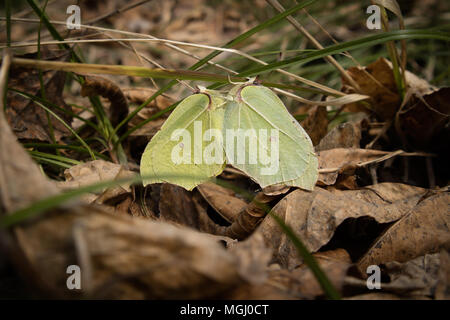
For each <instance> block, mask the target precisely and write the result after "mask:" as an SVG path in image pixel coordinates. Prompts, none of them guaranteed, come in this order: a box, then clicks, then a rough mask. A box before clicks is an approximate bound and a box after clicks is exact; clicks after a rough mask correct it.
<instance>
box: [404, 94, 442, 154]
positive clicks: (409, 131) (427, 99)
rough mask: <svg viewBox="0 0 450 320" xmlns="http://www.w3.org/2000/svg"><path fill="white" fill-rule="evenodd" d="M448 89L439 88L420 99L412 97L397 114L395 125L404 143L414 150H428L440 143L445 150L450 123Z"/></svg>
mask: <svg viewBox="0 0 450 320" xmlns="http://www.w3.org/2000/svg"><path fill="white" fill-rule="evenodd" d="M449 100H450V88H441V89H439V90H437V91H435V92H433V93H431V94H427V95H424V96H422V97H420V98H417V96H415V97H413V98H412V99H411V101H410V103H409V105H408V108H405V111H401V112H400V114H399V118H398V119H397V120H398V122H397V123H396V126H397V130H398V131H399V134H400V135H401V136H402V137H403V139H404V142H405V143H409V144H411V145H413V146H414V148H416V149H417V148H422V149H424V148H425V149H428V148H429V147H430V144H435V143H440V144H442V145H443V146H442V147H441V148H446V146H447V142H448V137H449V135H450V133H449V123H450V105H449V103H448V101H449Z"/></svg>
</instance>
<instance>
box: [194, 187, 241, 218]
mask: <svg viewBox="0 0 450 320" xmlns="http://www.w3.org/2000/svg"><path fill="white" fill-rule="evenodd" d="M197 190H198V191H199V192H200V194H201V195H202V196H203V198H204V199H205V200H206V202H208V203H209V205H210V206H211V207H213V208H214V210H216V212H217V213H219V214H220V215H221V216H222V218H224V219H225V220H226V221H228V222H229V223H232V222H233V221H235V220H236V218H237V216H238V214H239V213H240V212H241V211H242V210H244V209H245V208H246V206H247V202H245V201H244V200H242V199H240V198H238V197H236V195H235V193H234V192H233V191H232V190H230V189H227V188H224V187H221V186H219V185H217V184H215V183H211V182H207V183H203V184H201V185H199V186H198V187H197Z"/></svg>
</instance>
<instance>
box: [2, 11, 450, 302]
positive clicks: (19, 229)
mask: <svg viewBox="0 0 450 320" xmlns="http://www.w3.org/2000/svg"><path fill="white" fill-rule="evenodd" d="M167 3H168V4H166V5H164V8H162V9H161V10H162V12H164V15H163V18H162V20H163V21H162V22H165V23H167V28H165V32H167V33H170V38H173V39H179V40H188V41H192V42H200V43H202V42H205V41H206V42H208V41H213V42H214V41H216V40H217V39H221V38H222V37H223V35H224V34H229V33H231V34H234V33H237V34H238V33H241V31H242V30H241V29H246V28H247V26H249V25H252V24H253V23H254V21H253V20H252V18H249V17H247V16H246V17H245V19H243V21H241V22H242V23H241V24H239V23H238V22H236V21H237V19H238V18H237V17H239V15H240V14H239V12H238V11H236V8H234V7H233V8H232V9H231V10H230V11H229V12H228V13H227V14H226V15H225V20H226V21H225V22H224V23H223V24H222V25H219V26H217V25H216V24H217V23H218V22H217V21H216V19H215V18H214V17H216V16H217V15H219V14H220V12H221V11H220V10H222V11H223V10H224V9H223V8H221V9H220V10H219V11H217V12H215V11H214V12H213V11H211V10H210V9H211V8H207V7H205V8H203V7H202V8H203V9H202V10H200V11H198V12H193V11H189V10H188V9H186V7H185V6H176V8H171V5H172V2H170V3H169V2H167ZM154 5H155V6H160V4H154ZM97 9H98V10H100V11H101V10H102V9H101V8H97ZM93 11H95V10H92V8H91V10H86V12H90V13H92V12H93ZM156 11H157V10H154V11H148V12H147V13H145V12H141V13H137V11H130V12H129V13H127V15H130V16H133V17H134V18H137V19H136V21H139V23H138V24H136V25H133V26H131V28H134V29H136V28H137V29H138V30H147V29H148V30H153V28H155V26H156V25H157V24H158V23H162V22H161V21H160V22H158V23H156V22H155V21H157V18H156V17H154V16H153V15H152V12H156ZM183 11H185V12H184V14H183ZM186 12H187V13H186ZM148 15H149V16H148ZM171 15H174V16H179V15H180V16H182V17H183V18H182V19H178V22H177V23H175V22H173V21H175V20H173V19H171ZM95 17H96V14H92V17H91V18H95ZM142 17H143V18H142ZM134 18H133V19H131V18H130V19H126V20H124V19H119V18H118V17H113V18H110V19H109V20H110V22H111V23H112V24H113V25H114V26H116V27H118V28H119V27H120V28H122V27H123V26H124V23H125V22H126V21H127V20H128V21H132V20H135V19H134ZM155 19H156V20H155ZM144 21H150V22H149V23H144ZM185 21H190V22H191V23H189V29H185V28H184V24H185ZM192 22H194V23H192ZM205 25H207V26H208V28H205V27H204V26H205ZM124 28H125V27H124ZM126 29H129V28H126ZM205 30H208V32H205ZM209 30H214V32H209ZM192 34H195V37H192ZM205 39H209V40H208V41H207V40H205ZM261 41H262V40H261ZM256 45H257V44H256ZM256 47H257V46H256ZM42 54H43V55H42V57H41V58H43V59H66V58H67V57H66V53H65V52H53V53H47V52H45V51H44V52H43V53H42ZM35 56H36V55H35V54H34V55H32V57H35ZM113 56H114V55H111V57H108V59H114V57H113ZM128 59H129V58H128ZM164 59H170V57H164ZM183 59H186V60H183ZM183 59H181V60H180V61H181V63H187V62H190V58H183ZM113 63H114V62H113ZM130 64H131V63H130ZM347 71H348V72H349V74H350V75H351V77H352V78H353V79H354V80H355V81H356V83H357V84H358V86H359V88H360V91H359V92H358V93H359V94H364V95H368V96H369V97H370V100H369V101H368V103H352V104H349V105H346V106H344V108H343V109H342V111H343V112H347V113H350V115H349V116H348V117H347V118H346V121H345V122H343V123H339V124H337V125H336V124H335V122H334V121H333V120H334V119H332V118H331V117H330V115H329V114H328V112H327V111H328V109H327V107H323V106H315V107H312V108H310V109H309V110H308V112H307V117H306V119H305V120H303V121H302V122H301V124H302V126H303V127H304V129H305V131H306V132H307V133H308V134H309V136H310V137H311V140H312V142H313V145H314V146H315V151H316V154H317V156H318V160H319V179H318V182H317V184H316V186H315V188H314V190H313V191H311V192H308V191H305V190H302V189H297V188H289V187H286V186H273V187H271V188H264V189H261V188H260V187H259V186H258V185H257V184H256V183H255V182H254V181H252V180H251V179H250V178H249V177H247V176H246V175H245V174H244V173H242V172H240V171H238V170H236V169H234V168H230V167H227V168H226V169H225V171H224V172H223V173H222V174H221V176H220V177H219V178H220V179H222V180H225V181H227V182H229V183H230V184H231V185H233V186H234V187H235V190H245V193H247V196H244V195H243V193H241V192H238V191H235V190H231V189H229V188H226V187H224V186H223V185H220V184H219V185H218V184H214V183H212V182H207V183H204V184H201V185H199V186H198V187H197V188H196V189H194V190H193V191H186V190H185V189H183V188H180V187H178V186H175V185H171V184H168V183H162V184H152V185H149V186H146V187H143V186H142V185H141V184H139V183H134V184H131V183H120V184H119V185H116V186H112V187H105V188H103V189H100V190H98V191H95V192H91V193H86V194H84V195H83V196H82V197H81V199H78V200H71V201H70V202H68V203H65V204H63V205H57V206H55V207H53V208H52V209H49V210H46V211H45V214H42V215H40V216H38V217H35V218H33V219H29V220H27V221H25V222H24V223H21V224H17V225H15V226H13V227H11V228H10V229H0V240H1V243H2V245H1V246H0V249H1V251H2V255H3V256H4V257H6V258H5V259H2V260H1V261H0V263H6V264H9V265H12V266H13V268H14V269H15V270H21V272H20V274H21V277H22V278H24V279H25V280H26V281H27V282H28V283H30V284H31V287H32V292H33V294H36V293H37V294H38V295H39V296H43V297H56V298H111V299H174V298H183V299H210V298H219V299H317V298H323V297H324V296H325V294H324V292H323V289H322V288H321V286H320V285H319V283H318V282H317V280H316V278H315V277H314V275H313V273H312V271H311V270H310V269H309V267H308V266H307V264H306V263H305V261H304V259H303V258H302V257H300V256H299V254H298V252H297V250H296V247H295V246H294V244H293V243H292V242H291V241H290V240H289V238H288V237H287V235H286V234H285V233H283V232H282V230H281V228H280V226H279V225H278V224H277V223H276V222H275V220H274V219H273V218H272V217H271V215H267V212H266V211H265V210H263V209H262V208H261V206H260V205H261V204H264V205H265V206H267V207H268V208H269V209H271V213H272V214H274V215H277V216H278V217H280V218H281V219H282V220H283V221H284V222H285V223H286V224H288V225H289V226H290V227H291V228H292V229H293V230H294V231H295V233H296V234H297V235H298V237H299V238H300V239H301V240H302V242H303V243H304V244H305V246H306V247H307V249H308V250H309V251H310V252H311V253H312V254H313V256H314V258H315V260H316V261H317V262H318V264H319V265H320V267H321V269H322V270H323V271H324V273H325V274H326V275H327V276H328V277H329V279H330V280H331V282H332V284H333V285H334V287H335V288H336V289H337V290H338V291H339V292H340V293H341V295H342V296H343V297H344V298H345V299H449V297H450V295H449V286H450V258H449V251H450V232H449V225H450V218H449V217H450V215H449V213H450V195H449V193H448V180H449V172H448V163H449V158H448V138H449V115H450V110H449V106H448V103H447V101H448V94H449V89H448V88H436V87H434V86H432V85H430V84H429V83H428V82H426V81H425V80H423V79H420V78H419V77H417V76H415V75H414V74H413V73H411V72H409V71H406V74H405V78H406V80H407V84H408V87H407V90H406V95H405V98H404V99H403V100H402V98H401V97H400V95H399V94H398V93H397V88H396V85H395V79H394V76H393V73H392V64H391V63H390V62H389V61H388V60H386V59H384V58H381V59H378V60H376V61H375V62H373V63H370V64H369V65H367V66H366V67H351V68H350V69H348V70H347ZM65 77H66V74H64V73H62V72H59V71H58V72H54V71H45V72H43V79H44V85H45V95H46V99H48V100H49V101H50V102H52V103H53V104H54V105H57V106H59V107H60V108H59V109H56V108H53V107H52V110H53V111H54V112H55V113H56V114H57V115H59V116H60V117H61V118H62V119H64V120H65V121H66V122H67V123H68V124H70V125H72V127H75V120H74V119H72V116H69V114H70V112H68V111H69V110H70V111H74V110H75V108H70V107H69V105H68V104H67V103H66V101H67V102H68V101H69V100H68V99H73V100H74V101H78V100H76V99H77V98H78V97H74V95H73V93H72V94H68V95H64V99H63V95H62V89H63V87H64V84H65V81H66V78H65ZM87 80H88V81H87V83H86V84H84V86H83V87H82V94H83V95H87V96H94V95H101V96H103V97H104V98H105V99H106V100H107V101H109V102H110V106H109V107H108V108H109V111H110V114H109V118H110V121H111V122H112V123H113V124H114V125H117V124H119V123H120V122H121V121H122V120H123V119H124V118H125V117H126V115H127V114H129V112H133V111H134V110H135V109H136V107H137V106H139V105H140V104H142V103H143V102H144V101H146V100H147V99H148V98H149V97H150V96H152V95H153V94H154V93H155V92H156V89H149V88H138V89H136V88H129V87H127V86H125V85H124V84H123V83H121V82H120V81H118V82H117V83H113V82H111V81H110V80H108V79H104V78H99V77H91V76H88V77H87ZM342 85H343V86H342V91H343V92H345V93H354V92H355V91H354V88H351V86H350V85H349V83H347V82H346V80H345V79H342ZM9 87H11V88H15V89H17V90H21V91H24V92H26V93H28V94H30V95H33V96H37V97H41V94H42V93H41V90H40V83H39V78H38V72H37V71H36V70H32V69H23V68H22V69H20V70H19V69H17V68H15V67H14V66H13V67H12V69H11V70H10V82H9ZM174 96H175V95H174ZM178 96H181V95H180V94H178ZM176 100H177V99H173V98H171V97H169V96H159V97H158V98H157V99H156V100H154V101H152V103H150V104H149V105H147V106H145V107H144V108H143V109H142V110H141V111H140V112H139V113H138V114H137V116H136V117H134V118H133V119H131V121H129V122H128V123H127V124H126V125H125V126H124V127H123V129H122V131H121V132H125V130H126V129H130V128H133V127H134V126H135V125H137V124H139V123H141V122H142V121H145V120H146V119H148V118H149V117H153V116H155V115H156V114H158V113H160V112H161V111H162V110H165V109H166V108H167V107H169V106H170V105H172V104H173V103H174V102H176ZM80 101H81V100H80ZM103 101H105V100H103ZM87 108H88V107H87ZM64 110H65V111H64ZM80 114H81V113H80ZM87 114H89V113H87ZM167 115H168V114H164V115H161V116H159V117H157V118H156V119H154V120H153V121H150V122H148V123H147V124H146V125H145V126H143V127H141V128H140V129H139V130H136V131H134V132H133V133H132V134H131V135H130V137H129V138H128V139H127V141H126V142H125V147H126V153H127V156H128V160H129V163H128V164H118V163H114V162H113V161H110V160H106V159H105V160H93V161H91V160H89V159H88V158H86V155H84V156H82V155H81V154H78V153H77V152H75V151H74V152H72V151H71V152H65V151H64V152H62V155H66V156H73V157H74V158H75V157H76V158H77V159H80V160H81V161H82V163H81V164H77V165H73V166H71V167H70V168H68V169H65V170H63V171H61V172H59V174H53V172H50V178H52V179H49V177H48V176H47V177H46V176H45V175H44V174H43V172H46V173H47V171H46V169H47V167H46V166H45V165H41V166H38V165H37V164H36V163H35V162H34V161H33V160H32V159H31V157H30V155H29V154H28V153H27V152H26V150H25V149H24V148H23V147H22V146H21V143H27V142H36V141H38V142H47V143H55V142H56V143H58V144H61V145H65V144H66V142H67V143H68V144H70V138H71V137H70V131H68V130H67V128H66V127H65V126H63V125H61V123H60V122H59V121H58V120H56V119H55V118H54V117H52V116H50V121H51V126H49V122H48V118H47V115H46V114H45V111H44V110H43V109H42V108H40V107H39V106H38V105H37V104H36V103H33V102H31V101H30V100H29V99H25V98H24V97H23V96H20V95H18V94H17V93H15V92H14V91H12V90H10V91H9V92H8V96H7V105H6V118H5V116H4V114H3V113H2V114H1V115H0V196H1V197H0V199H1V201H0V213H1V217H2V218H4V217H7V216H8V215H10V214H11V213H13V212H15V211H17V210H20V209H23V208H25V207H27V206H29V205H31V204H33V203H35V202H36V201H39V200H42V199H45V198H47V197H49V196H55V195H58V194H62V193H63V192H67V191H70V190H72V191H73V190H77V189H78V188H80V187H84V186H88V185H91V184H93V183H97V182H102V181H110V180H121V179H124V178H130V177H133V176H135V175H136V172H137V171H138V168H139V164H138V160H139V158H140V155H141V154H142V151H143V149H144V147H145V145H146V143H147V142H148V140H149V139H150V138H151V137H152V136H154V135H155V134H156V132H157V131H158V130H159V129H160V127H161V125H162V124H163V123H164V122H165V120H166V119H167ZM87 118H88V119H90V120H95V119H94V118H93V117H92V115H89V116H87ZM50 127H53V134H54V136H55V138H56V139H55V141H53V137H52V136H51V135H52V134H51V131H50V130H49V128H50ZM77 128H78V126H77ZM91 134H92V133H89V132H87V131H82V135H83V136H84V135H87V136H89V135H91ZM33 148H34V147H33ZM27 149H30V148H27ZM36 150H37V149H36ZM39 150H40V149H39ZM96 151H98V152H99V153H101V154H103V153H104V152H105V150H104V148H103V146H101V144H99V145H98V146H96ZM55 180H57V181H55ZM248 196H249V197H248ZM3 260H5V261H6V262H5V261H3ZM73 264H75V265H79V266H80V267H81V268H82V269H83V273H82V283H83V288H84V289H83V290H82V291H81V292H70V291H68V290H67V289H66V279H67V274H66V268H67V266H68V265H73ZM370 265H378V266H380V267H381V272H382V275H383V277H382V284H381V288H382V289H381V290H380V291H377V292H375V293H374V292H373V291H370V290H368V289H367V286H366V279H367V276H368V274H367V273H366V270H367V267H368V266H370ZM1 272H2V269H1V268H0V274H1ZM18 273H19V272H18ZM16 276H17V275H16ZM0 288H1V285H0Z"/></svg>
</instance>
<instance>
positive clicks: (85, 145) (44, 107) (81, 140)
mask: <svg viewBox="0 0 450 320" xmlns="http://www.w3.org/2000/svg"><path fill="white" fill-rule="evenodd" d="M18 94H19V95H22V94H21V93H18ZM22 96H23V97H25V98H29V97H28V96H26V95H22ZM33 102H34V103H36V104H37V105H38V106H40V107H41V108H43V109H44V110H46V111H48V112H49V113H50V114H51V115H52V116H54V117H55V118H56V119H57V120H58V121H59V122H61V123H62V125H63V126H65V127H66V128H67V130H69V131H70V132H71V133H72V134H73V135H74V136H75V137H76V138H77V139H78V141H80V143H81V144H82V145H83V146H84V147H85V148H86V150H87V151H88V152H89V155H90V156H91V157H92V159H93V160H96V158H95V155H94V152H93V151H92V150H91V148H90V147H89V145H88V144H87V143H86V142H85V141H84V140H83V138H81V137H80V136H79V135H78V134H77V133H76V132H75V130H73V129H72V127H71V126H69V125H68V124H67V123H66V122H65V121H64V120H63V119H61V118H60V117H59V116H58V115H57V114H56V113H54V112H53V111H52V110H50V109H49V108H47V107H46V106H45V105H44V104H42V103H40V102H39V101H37V100H33Z"/></svg>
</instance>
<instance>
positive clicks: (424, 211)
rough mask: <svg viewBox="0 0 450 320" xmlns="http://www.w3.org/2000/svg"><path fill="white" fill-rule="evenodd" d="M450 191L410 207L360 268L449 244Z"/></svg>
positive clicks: (372, 250) (376, 245) (399, 259)
mask: <svg viewBox="0 0 450 320" xmlns="http://www.w3.org/2000/svg"><path fill="white" fill-rule="evenodd" d="M449 212H450V194H449V193H447V192H443V193H438V194H436V195H433V196H431V197H429V198H426V199H425V200H423V201H422V202H420V203H419V204H418V205H417V206H415V207H414V208H411V210H410V212H408V214H406V215H404V216H403V218H402V219H401V220H399V221H397V222H396V223H395V224H394V225H392V226H391V227H390V228H389V229H388V230H387V231H386V232H385V233H384V234H383V235H382V236H381V237H380V238H379V239H378V240H377V241H376V242H375V243H374V244H373V245H372V247H371V248H370V249H369V250H368V252H367V253H366V254H365V255H364V256H363V257H362V258H361V259H360V261H359V262H358V267H359V269H360V270H366V268H367V266H369V265H372V264H381V263H386V262H389V261H398V262H405V261H408V260H411V259H413V258H415V257H418V256H421V255H424V254H426V253H434V252H438V251H439V250H440V249H442V248H450V230H449V226H450V215H449Z"/></svg>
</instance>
